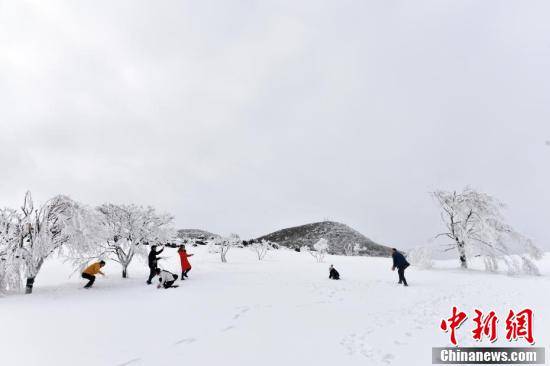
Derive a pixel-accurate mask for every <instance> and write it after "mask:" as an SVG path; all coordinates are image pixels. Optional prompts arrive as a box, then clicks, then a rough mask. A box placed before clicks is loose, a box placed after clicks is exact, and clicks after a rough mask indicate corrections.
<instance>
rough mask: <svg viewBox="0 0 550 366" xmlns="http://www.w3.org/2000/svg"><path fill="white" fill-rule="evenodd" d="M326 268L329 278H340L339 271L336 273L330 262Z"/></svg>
mask: <svg viewBox="0 0 550 366" xmlns="http://www.w3.org/2000/svg"><path fill="white" fill-rule="evenodd" d="M328 270H329V272H328V278H330V279H331V280H339V279H340V273H338V271H337V270H336V268H334V266H333V265H332V264H331V265H330V267H329V269H328Z"/></svg>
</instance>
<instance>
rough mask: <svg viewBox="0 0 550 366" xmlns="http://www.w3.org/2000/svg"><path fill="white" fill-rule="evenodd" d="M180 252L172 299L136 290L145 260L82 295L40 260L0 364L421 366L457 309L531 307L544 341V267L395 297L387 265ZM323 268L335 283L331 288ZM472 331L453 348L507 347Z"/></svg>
mask: <svg viewBox="0 0 550 366" xmlns="http://www.w3.org/2000/svg"><path fill="white" fill-rule="evenodd" d="M190 252H194V253H195V256H193V257H191V262H192V264H193V270H192V271H191V273H190V280H189V281H185V282H183V283H181V286H180V287H179V288H177V289H169V290H158V289H156V288H155V287H154V286H147V285H146V284H145V279H146V273H147V268H146V266H145V264H144V263H143V262H141V263H140V262H136V263H134V264H133V266H132V267H131V268H130V272H129V275H130V278H129V279H126V280H123V279H122V278H120V268H119V266H118V264H117V263H114V262H109V263H108V265H107V267H106V268H105V270H106V273H107V277H106V278H99V279H98V280H97V281H96V285H94V288H92V289H91V290H84V289H81V286H82V285H83V280H82V279H80V278H78V277H77V276H76V275H75V276H72V277H70V278H69V275H70V274H71V272H72V269H71V268H69V267H66V266H65V265H63V264H62V263H60V262H58V261H56V260H52V261H49V262H46V264H45V266H44V268H43V270H42V271H41V273H40V276H39V277H38V278H37V282H36V286H35V293H34V294H32V295H17V296H7V297H3V298H0V329H1V331H0V351H1V352H0V354H1V356H0V360H1V362H0V364H2V365H17V366H34V365H41V366H50V365H52V366H54V365H55V366H65V365H67V366H74V365H79V366H92V365H93V366H98V365H101V366H104V365H106V366H110V365H112V366H116V365H130V366H134V365H135V366H138V365H147V366H174V365H208V366H209V365H226V366H228V365H229V366H252V365H273V366H280V365H317V366H323V365H346V366H353V365H357V366H364V365H398V366H405V365H407V366H409V365H412V366H415V365H418V366H420V365H422V366H425V365H430V364H431V347H436V346H447V345H449V335H448V334H446V333H443V332H442V331H441V330H440V329H439V324H440V321H441V319H442V318H447V317H449V316H450V314H451V309H452V307H453V306H457V307H459V308H460V309H461V310H463V311H465V312H468V313H471V312H472V311H473V309H474V308H479V309H483V310H485V311H489V310H495V311H496V312H497V314H499V315H502V316H504V314H505V313H506V312H507V311H508V310H509V309H510V308H512V309H516V310H517V309H520V308H522V307H530V308H532V309H534V310H535V321H536V323H535V328H534V329H535V339H536V342H537V345H538V346H541V347H548V343H549V342H550V317H549V316H548V314H547V309H548V308H549V306H550V297H549V296H548V294H547V291H543V290H544V289H548V288H550V277H549V276H550V257H549V256H548V255H547V256H546V257H545V259H544V260H543V261H542V262H541V263H540V264H541V268H542V270H543V276H541V277H509V276H506V275H500V274H486V273H483V272H481V271H477V270H469V271H463V270H459V269H455V268H456V265H457V263H456V261H453V262H437V263H436V269H433V270H419V269H416V268H410V269H409V270H407V277H408V279H409V282H410V287H408V288H405V287H402V286H399V285H397V284H396V279H397V278H396V276H397V275H396V273H395V272H391V271H390V267H391V261H390V259H389V258H373V257H345V256H328V257H327V259H326V263H320V264H319V263H314V261H313V258H311V257H310V256H309V255H308V254H307V253H297V252H294V251H292V250H278V251H271V252H270V253H269V255H268V257H267V258H266V259H265V260H264V261H261V262H260V261H258V260H257V258H256V256H255V253H253V252H251V251H250V250H249V249H246V248H242V249H231V251H230V252H229V253H228V259H229V263H226V264H222V263H220V261H219V257H218V255H216V254H211V253H209V252H208V249H207V248H206V247H202V246H201V247H195V248H190ZM163 255H166V256H168V257H169V259H167V260H165V261H163V263H162V265H163V267H164V268H167V269H171V270H173V271H174V272H177V271H178V269H179V267H178V266H179V263H178V258H177V255H176V251H175V250H174V249H166V250H165V253H163ZM329 264H334V265H335V266H336V268H337V269H338V270H339V271H340V273H341V275H342V280H341V281H331V280H329V279H328V278H327V277H328V265H329ZM499 324H500V323H499ZM469 328H470V325H469V324H468V326H463V327H462V328H461V329H460V330H459V331H458V333H457V335H458V339H459V342H460V344H461V345H463V346H468V345H469V346H472V345H480V344H481V345H483V344H485V345H492V346H493V345H494V346H498V345H510V344H509V343H508V342H506V341H505V339H504V334H502V333H501V334H500V338H499V340H498V341H497V342H496V343H495V344H488V343H487V342H484V343H478V342H475V341H473V340H472V338H471V335H470V334H469V333H470V331H471V330H470V329H469ZM513 345H518V346H519V345H525V344H524V343H521V342H518V344H513Z"/></svg>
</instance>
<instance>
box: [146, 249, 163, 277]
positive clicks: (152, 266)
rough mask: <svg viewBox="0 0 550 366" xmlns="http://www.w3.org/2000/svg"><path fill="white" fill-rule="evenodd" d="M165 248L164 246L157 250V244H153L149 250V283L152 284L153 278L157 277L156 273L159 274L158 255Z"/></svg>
mask: <svg viewBox="0 0 550 366" xmlns="http://www.w3.org/2000/svg"><path fill="white" fill-rule="evenodd" d="M163 250H164V248H162V249H161V250H159V251H158V252H157V246H156V245H151V251H150V252H149V257H148V260H147V262H148V264H149V278H148V279H147V284H148V285H150V284H151V280H152V279H153V277H155V275H156V274H157V272H156V271H157V268H158V260H159V258H158V255H159V254H160V253H162V251H163Z"/></svg>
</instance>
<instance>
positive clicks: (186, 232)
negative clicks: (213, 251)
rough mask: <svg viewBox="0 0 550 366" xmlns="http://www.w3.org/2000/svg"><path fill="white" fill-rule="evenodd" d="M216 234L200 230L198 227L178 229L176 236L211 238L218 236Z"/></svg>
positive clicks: (194, 238)
mask: <svg viewBox="0 0 550 366" xmlns="http://www.w3.org/2000/svg"><path fill="white" fill-rule="evenodd" d="M218 237H219V235H218V234H214V233H211V232H209V231H206V230H200V229H180V230H178V238H180V239H187V240H188V239H192V240H197V239H201V240H203V239H211V238H218Z"/></svg>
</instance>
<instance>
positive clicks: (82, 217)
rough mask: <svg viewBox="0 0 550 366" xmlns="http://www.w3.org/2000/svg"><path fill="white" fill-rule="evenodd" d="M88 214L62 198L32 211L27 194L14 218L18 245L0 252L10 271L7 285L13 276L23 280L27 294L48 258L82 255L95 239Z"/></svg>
mask: <svg viewBox="0 0 550 366" xmlns="http://www.w3.org/2000/svg"><path fill="white" fill-rule="evenodd" d="M89 212H90V209H89V208H87V207H86V206H84V205H82V204H80V203H77V202H76V201H73V200H72V199H70V198H69V197H67V196H63V195H59V196H55V197H53V198H52V199H50V200H48V201H47V202H46V203H44V204H43V205H42V206H41V207H40V208H39V209H35V208H34V203H33V200H32V196H31V193H30V192H27V194H26V195H25V200H24V203H23V206H22V207H21V213H20V214H19V215H18V217H17V222H18V229H17V230H16V232H17V239H16V240H17V243H15V244H14V243H13V242H12V244H8V245H7V249H8V250H7V253H6V250H5V249H2V251H3V252H4V255H3V256H4V258H5V262H6V265H5V266H7V268H10V272H9V276H10V280H9V283H10V284H11V285H10V286H14V284H16V283H17V281H18V280H17V278H16V277H18V276H19V278H21V277H24V278H25V279H26V291H25V292H26V293H28V294H30V293H32V290H33V286H34V281H35V279H36V276H37V275H38V273H39V272H40V269H41V268H42V265H43V264H44V261H45V260H46V259H47V258H48V257H49V256H50V255H52V254H53V253H56V252H57V253H59V254H61V255H63V254H64V253H69V252H70V253H80V252H82V251H83V250H84V248H85V246H86V243H87V242H89V240H90V238H92V237H93V236H94V233H93V232H92V231H90V230H89V229H88V219H89ZM15 221H16V219H13V221H12V222H15ZM4 227H5V226H4ZM3 246H5V243H4V244H3ZM4 282H6V281H5V279H4Z"/></svg>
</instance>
